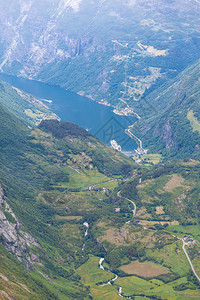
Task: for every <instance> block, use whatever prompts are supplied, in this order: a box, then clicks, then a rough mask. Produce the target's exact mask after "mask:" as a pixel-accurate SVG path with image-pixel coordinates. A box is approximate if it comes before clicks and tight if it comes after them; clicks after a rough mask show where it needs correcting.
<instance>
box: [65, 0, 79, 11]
mask: <svg viewBox="0 0 200 300" xmlns="http://www.w3.org/2000/svg"><path fill="white" fill-rule="evenodd" d="M81 2H82V0H62V4H63V6H64V7H63V9H66V8H67V7H71V8H72V9H73V10H74V11H76V12H77V11H79V5H80V3H81Z"/></svg>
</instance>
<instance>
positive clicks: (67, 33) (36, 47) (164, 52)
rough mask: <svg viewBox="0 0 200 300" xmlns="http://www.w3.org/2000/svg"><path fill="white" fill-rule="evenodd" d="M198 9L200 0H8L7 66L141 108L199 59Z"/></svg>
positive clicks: (3, 8)
mask: <svg viewBox="0 0 200 300" xmlns="http://www.w3.org/2000/svg"><path fill="white" fill-rule="evenodd" d="M199 11H200V4H199V1H197V0H181V1H180V0H172V1H166V0H157V1H149V0H148V1H147V0H142V1H141V0H126V1H116V0H115V1H114V0H106V1H103V0H98V1H92V0H80V1H79V0H73V1H65V0H54V1H52V0H46V1H45V2H41V1H39V0H29V1H25V0H22V1H19V0H17V1H16V0H9V1H7V2H6V3H5V1H3V0H1V1H0V20H1V21H0V25H1V26H0V38H1V39H0V46H1V47H0V69H1V70H2V71H3V72H5V73H10V74H14V75H19V76H24V77H29V78H35V79H39V80H43V81H45V82H49V83H53V84H58V85H61V86H63V87H65V88H67V89H70V90H72V91H75V92H79V93H81V94H85V95H87V96H89V97H92V98H93V99H95V100H97V101H101V102H103V103H110V104H112V105H114V106H117V105H118V106H119V108H123V107H127V106H126V102H127V103H128V105H130V106H133V109H134V107H135V105H136V104H137V101H138V100H140V99H141V97H142V96H143V95H144V93H145V92H147V90H148V89H149V88H155V87H156V86H159V85H160V84H161V83H163V82H164V81H165V80H166V79H168V78H171V77H174V76H175V75H177V74H178V73H179V72H180V71H181V70H183V69H184V68H185V67H187V66H188V65H189V64H191V63H193V62H195V60H197V59H198V58H199V54H200V50H199V49H200V47H199V41H200V40H199V25H200V24H199ZM122 100H123V101H122Z"/></svg>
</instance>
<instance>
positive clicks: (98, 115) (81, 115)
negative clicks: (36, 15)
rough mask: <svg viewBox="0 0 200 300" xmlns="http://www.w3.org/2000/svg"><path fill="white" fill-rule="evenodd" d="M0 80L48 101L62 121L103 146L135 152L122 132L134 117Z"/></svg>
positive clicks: (33, 84)
mask: <svg viewBox="0 0 200 300" xmlns="http://www.w3.org/2000/svg"><path fill="white" fill-rule="evenodd" d="M0 80H2V81H5V82H7V83H9V84H11V85H13V86H15V87H17V88H19V89H21V90H23V91H25V92H27V93H29V94H32V95H33V96H35V97H38V98H40V99H43V100H45V99H46V100H51V101H52V102H51V103H49V102H45V104H47V105H48V106H49V107H50V109H51V110H52V111H53V112H55V113H56V114H57V115H58V116H59V117H60V118H61V120H62V121H66V122H72V123H75V124H77V125H79V126H81V127H83V128H85V129H87V130H88V131H89V132H90V133H92V134H94V135H96V136H97V137H98V138H99V139H100V140H101V141H102V142H104V143H105V144H107V145H110V140H112V139H114V140H116V141H117V142H118V143H119V144H120V145H121V146H122V151H124V152H127V151H128V152H129V151H130V152H132V151H134V149H136V148H137V144H136V143H135V141H134V140H132V139H131V138H130V137H129V136H128V135H126V133H125V132H124V130H125V129H126V128H128V126H129V125H132V124H133V123H134V122H135V118H134V117H125V116H118V115H116V114H114V113H113V109H112V108H111V107H108V106H105V105H101V104H99V103H97V102H94V101H92V100H91V99H88V98H86V97H83V96H80V95H77V94H75V93H72V92H70V91H67V90H65V89H63V88H61V87H59V86H53V85H48V84H45V83H42V82H38V81H34V80H29V79H24V78H21V77H15V76H10V75H6V74H0Z"/></svg>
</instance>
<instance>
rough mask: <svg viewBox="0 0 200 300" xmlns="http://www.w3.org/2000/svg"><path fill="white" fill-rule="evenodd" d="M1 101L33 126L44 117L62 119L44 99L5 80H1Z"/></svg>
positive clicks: (5, 106) (9, 109) (10, 110)
mask: <svg viewBox="0 0 200 300" xmlns="http://www.w3.org/2000/svg"><path fill="white" fill-rule="evenodd" d="M0 103H1V105H2V106H3V107H4V108H6V109H7V110H8V111H9V112H11V113H13V114H14V115H15V116H16V117H18V118H19V119H21V120H23V121H24V122H25V123H26V124H28V125H31V126H35V125H38V124H39V123H40V122H41V121H42V120H43V119H57V120H59V119H60V118H59V117H58V116H56V114H54V113H52V112H51V111H50V110H49V108H48V107H47V106H46V105H45V104H44V103H43V102H42V101H40V100H39V99H37V98H35V97H33V96H32V95H29V94H27V93H25V92H23V91H21V90H19V89H17V88H15V87H13V86H11V85H9V84H7V83H5V82H3V81H0Z"/></svg>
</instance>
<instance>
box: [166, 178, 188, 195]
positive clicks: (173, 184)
mask: <svg viewBox="0 0 200 300" xmlns="http://www.w3.org/2000/svg"><path fill="white" fill-rule="evenodd" d="M183 183H184V179H183V178H182V177H181V176H180V175H177V174H174V175H172V176H171V179H170V181H169V182H168V183H167V184H166V185H165V186H164V190H165V191H167V192H172V191H173V190H174V189H175V188H177V187H181V186H183Z"/></svg>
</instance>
